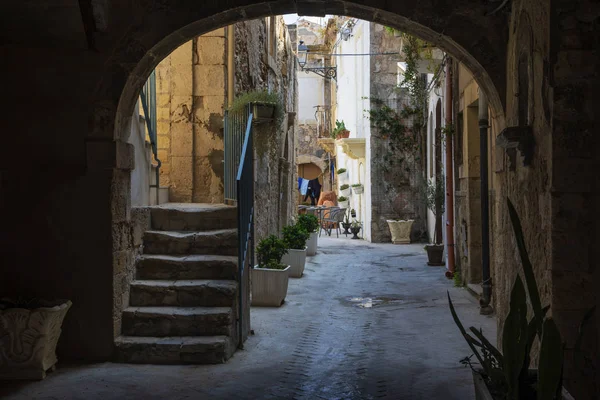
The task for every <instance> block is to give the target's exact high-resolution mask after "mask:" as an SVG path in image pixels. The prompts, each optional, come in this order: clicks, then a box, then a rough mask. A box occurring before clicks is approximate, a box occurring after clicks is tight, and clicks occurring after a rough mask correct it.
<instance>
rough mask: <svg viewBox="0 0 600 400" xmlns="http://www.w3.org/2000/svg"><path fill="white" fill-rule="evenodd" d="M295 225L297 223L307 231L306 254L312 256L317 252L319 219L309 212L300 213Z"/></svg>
mask: <svg viewBox="0 0 600 400" xmlns="http://www.w3.org/2000/svg"><path fill="white" fill-rule="evenodd" d="M296 225H299V226H300V227H302V228H303V229H304V230H305V231H307V232H308V233H309V236H308V240H307V241H306V255H307V256H314V255H315V254H317V244H318V239H319V233H318V229H319V219H318V218H317V217H316V216H314V215H311V214H302V215H299V216H298V222H296Z"/></svg>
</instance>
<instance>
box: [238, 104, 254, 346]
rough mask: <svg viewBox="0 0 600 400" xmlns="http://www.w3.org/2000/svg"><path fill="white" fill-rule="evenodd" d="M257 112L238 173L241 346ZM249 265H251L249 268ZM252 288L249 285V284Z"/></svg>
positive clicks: (249, 262) (241, 342)
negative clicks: (253, 133) (254, 132)
mask: <svg viewBox="0 0 600 400" xmlns="http://www.w3.org/2000/svg"><path fill="white" fill-rule="evenodd" d="M252 118H253V115H252V113H251V112H250V110H249V109H248V120H247V123H246V134H245V136H244V145H243V147H242V152H241V156H240V159H239V160H240V162H239V167H238V170H237V175H236V187H237V193H236V194H237V212H238V284H239V289H238V293H239V298H238V308H239V310H238V315H239V321H238V324H239V325H238V327H239V344H238V347H239V348H240V349H243V348H244V322H245V321H244V318H243V316H244V299H245V298H246V296H245V292H244V289H245V287H244V286H245V285H244V283H245V282H246V279H247V274H248V271H249V269H250V267H251V266H252V262H253V260H254V235H253V232H254V160H253V158H254V157H253V155H254V151H253V148H254V147H253V135H252ZM246 265H249V267H248V268H246ZM248 287H249V286H248Z"/></svg>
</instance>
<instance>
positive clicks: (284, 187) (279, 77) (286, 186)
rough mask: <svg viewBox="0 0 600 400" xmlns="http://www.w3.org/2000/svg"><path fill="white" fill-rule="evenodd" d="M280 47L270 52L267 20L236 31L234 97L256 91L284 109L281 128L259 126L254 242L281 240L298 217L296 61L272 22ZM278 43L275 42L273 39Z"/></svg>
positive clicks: (282, 29)
mask: <svg viewBox="0 0 600 400" xmlns="http://www.w3.org/2000/svg"><path fill="white" fill-rule="evenodd" d="M273 19H274V20H272V21H271V23H275V24H276V37H275V39H276V40H277V47H276V51H275V53H273V54H269V53H268V52H265V49H267V44H268V40H269V39H268V31H267V23H266V20H265V19H257V20H253V21H246V22H241V23H238V24H236V25H235V66H236V68H235V92H236V94H237V95H239V94H241V93H244V92H247V91H249V90H254V89H268V90H269V91H270V92H272V93H277V94H278V95H279V96H280V99H281V100H282V103H283V106H284V117H283V119H282V121H281V123H280V125H279V126H274V125H272V124H269V125H265V124H262V125H255V129H254V135H255V136H254V148H255V153H254V160H255V186H254V190H255V207H256V208H255V210H256V211H255V219H256V222H255V235H256V236H255V239H256V241H257V242H258V241H259V240H261V239H262V238H264V237H266V236H267V235H270V234H274V235H278V234H279V233H280V232H281V228H282V227H283V226H284V225H287V224H288V223H289V222H290V221H291V219H292V218H293V216H295V215H296V213H297V211H296V210H297V196H295V195H294V194H295V192H296V184H295V182H296V180H297V176H296V171H295V168H293V166H294V165H295V146H296V129H297V122H296V120H295V119H294V118H293V117H291V116H290V115H289V114H288V113H290V112H295V111H296V108H297V93H296V91H297V80H296V56H295V54H294V52H293V48H292V43H291V41H290V37H289V33H288V31H287V28H286V26H285V23H284V21H283V18H282V17H280V16H278V17H273ZM271 39H273V38H271Z"/></svg>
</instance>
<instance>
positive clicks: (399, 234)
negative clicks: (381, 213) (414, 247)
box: [387, 219, 415, 244]
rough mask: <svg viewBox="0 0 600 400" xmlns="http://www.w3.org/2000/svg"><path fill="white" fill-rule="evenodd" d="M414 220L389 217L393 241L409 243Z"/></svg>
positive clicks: (388, 221) (395, 242)
mask: <svg viewBox="0 0 600 400" xmlns="http://www.w3.org/2000/svg"><path fill="white" fill-rule="evenodd" d="M413 222H415V221H414V220H412V219H409V220H400V221H395V220H393V219H388V220H387V223H388V226H389V227H390V233H391V234H392V243H394V244H409V243H410V231H411V230H412V226H413Z"/></svg>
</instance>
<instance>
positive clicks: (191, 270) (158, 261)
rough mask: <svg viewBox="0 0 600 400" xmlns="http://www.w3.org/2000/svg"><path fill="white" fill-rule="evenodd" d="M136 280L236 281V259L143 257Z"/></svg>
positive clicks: (222, 257) (195, 256)
mask: <svg viewBox="0 0 600 400" xmlns="http://www.w3.org/2000/svg"><path fill="white" fill-rule="evenodd" d="M136 269H137V278H138V279H173V280H176V279H237V257H235V256H215V255H191V256H165V255H148V254H146V255H143V256H141V257H140V258H139V259H138V261H137V266H136Z"/></svg>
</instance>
